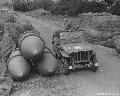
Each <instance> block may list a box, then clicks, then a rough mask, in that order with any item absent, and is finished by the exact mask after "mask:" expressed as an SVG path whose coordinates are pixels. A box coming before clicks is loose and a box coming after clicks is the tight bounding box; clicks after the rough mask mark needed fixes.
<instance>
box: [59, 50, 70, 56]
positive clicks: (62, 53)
mask: <svg viewBox="0 0 120 96" xmlns="http://www.w3.org/2000/svg"><path fill="white" fill-rule="evenodd" d="M60 53H61V55H62V56H63V57H70V56H69V55H68V54H67V53H65V52H64V51H60Z"/></svg>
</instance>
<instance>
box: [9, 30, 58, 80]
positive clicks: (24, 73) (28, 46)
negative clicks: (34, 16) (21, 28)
mask: <svg viewBox="0 0 120 96" xmlns="http://www.w3.org/2000/svg"><path fill="white" fill-rule="evenodd" d="M18 45H19V48H16V49H14V50H13V51H12V52H11V54H10V56H9V58H8V71H9V73H10V74H11V76H12V77H13V78H14V79H17V80H21V79H25V78H27V77H28V76H29V75H30V73H31V71H32V69H33V68H34V70H35V71H37V72H38V73H40V74H42V75H47V76H48V75H53V74H54V73H55V70H56V69H57V60H56V58H55V57H54V55H53V54H52V53H51V52H50V51H45V43H44V41H43V39H42V38H41V37H39V36H38V35H36V34H35V33H33V32H28V31H27V32H24V33H22V34H21V35H20V36H19V38H18Z"/></svg>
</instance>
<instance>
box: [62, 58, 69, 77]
mask: <svg viewBox="0 0 120 96" xmlns="http://www.w3.org/2000/svg"><path fill="white" fill-rule="evenodd" d="M61 61H62V64H63V74H64V75H69V74H70V72H69V63H68V60H67V59H66V58H62V59H61Z"/></svg>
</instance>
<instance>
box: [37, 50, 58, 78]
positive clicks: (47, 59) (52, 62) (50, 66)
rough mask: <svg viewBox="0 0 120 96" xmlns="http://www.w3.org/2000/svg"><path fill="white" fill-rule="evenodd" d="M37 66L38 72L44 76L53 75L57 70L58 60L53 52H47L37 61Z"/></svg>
mask: <svg viewBox="0 0 120 96" xmlns="http://www.w3.org/2000/svg"><path fill="white" fill-rule="evenodd" d="M35 67H36V70H37V72H38V73H40V74H42V75H44V76H51V75H54V74H55V72H56V70H57V60H56V58H55V56H54V55H53V54H52V53H50V52H45V53H44V56H43V57H42V58H40V60H39V61H38V62H36V64H35Z"/></svg>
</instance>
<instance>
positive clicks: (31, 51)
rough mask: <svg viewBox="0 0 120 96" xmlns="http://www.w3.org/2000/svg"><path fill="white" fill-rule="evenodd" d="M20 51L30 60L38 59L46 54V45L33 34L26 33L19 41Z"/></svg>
mask: <svg viewBox="0 0 120 96" xmlns="http://www.w3.org/2000/svg"><path fill="white" fill-rule="evenodd" d="M18 43H19V47H20V51H21V53H22V54H23V56H24V57H25V58H27V59H29V60H36V59H38V58H39V57H40V56H41V55H42V54H43V52H44V49H45V43H44V41H43V39H42V38H40V37H39V36H38V35H37V34H35V33H33V32H28V31H27V32H24V33H23V34H21V35H20V37H19V39H18Z"/></svg>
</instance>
